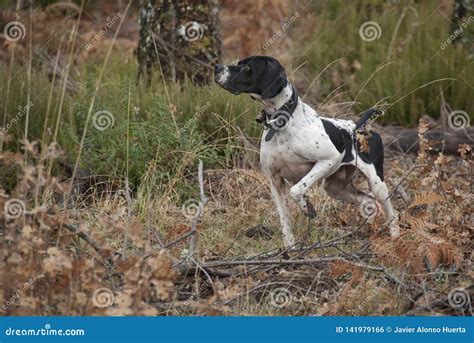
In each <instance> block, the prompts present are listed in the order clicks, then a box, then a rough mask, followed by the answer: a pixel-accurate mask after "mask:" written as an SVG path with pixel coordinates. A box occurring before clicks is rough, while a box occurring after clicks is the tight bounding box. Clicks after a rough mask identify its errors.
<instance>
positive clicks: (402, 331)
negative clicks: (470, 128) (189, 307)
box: [0, 317, 474, 343]
mask: <svg viewBox="0 0 474 343" xmlns="http://www.w3.org/2000/svg"><path fill="white" fill-rule="evenodd" d="M0 323H1V325H0V327H1V334H0V342H1V343H8V342H101V343H104V342H134V343H135V342H164V343H168V342H193V343H194V342H206V343H210V342H216V343H217V342H219V343H222V342H245V343H249V342H273V343H274V342H331V343H336V342H351V343H354V342H364V343H368V342H404V343H408V342H417V343H420V342H430V343H434V342H465V343H473V342H474V333H473V330H474V320H473V318H472V317H290V318H288V317H258V318H255V317H1V319H0Z"/></svg>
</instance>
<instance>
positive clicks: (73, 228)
mask: <svg viewBox="0 0 474 343" xmlns="http://www.w3.org/2000/svg"><path fill="white" fill-rule="evenodd" d="M63 226H64V227H65V228H66V229H68V230H69V231H70V232H72V233H74V234H75V235H77V236H78V237H79V238H82V239H83V240H84V241H85V242H86V243H88V244H89V245H90V246H91V247H92V249H94V250H95V251H96V252H97V254H99V256H100V257H101V258H102V259H103V260H104V261H106V262H107V266H109V267H111V266H112V260H111V259H108V258H105V257H104V253H103V251H102V249H101V248H100V247H99V244H97V242H96V241H95V240H94V239H92V238H90V237H89V236H88V235H87V234H86V233H85V232H84V231H80V230H79V229H78V228H77V227H76V226H74V225H72V224H63Z"/></svg>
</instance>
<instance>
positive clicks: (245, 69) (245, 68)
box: [243, 65, 252, 73]
mask: <svg viewBox="0 0 474 343" xmlns="http://www.w3.org/2000/svg"><path fill="white" fill-rule="evenodd" d="M243 69H244V71H245V72H246V73H248V72H250V71H252V69H251V68H250V67H249V66H248V65H245V66H244V68H243Z"/></svg>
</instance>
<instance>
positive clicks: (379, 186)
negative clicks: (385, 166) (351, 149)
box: [357, 160, 400, 238]
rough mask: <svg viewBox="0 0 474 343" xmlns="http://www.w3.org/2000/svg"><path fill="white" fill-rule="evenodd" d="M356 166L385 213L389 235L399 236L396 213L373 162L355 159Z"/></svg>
mask: <svg viewBox="0 0 474 343" xmlns="http://www.w3.org/2000/svg"><path fill="white" fill-rule="evenodd" d="M357 168H359V170H360V171H361V172H362V174H364V175H365V177H367V180H368V182H369V186H370V190H371V191H372V193H374V195H375V198H376V199H377V200H378V201H379V202H380V203H381V204H382V205H383V207H384V209H385V213H386V214H387V217H388V219H387V223H386V225H388V227H389V228H390V235H391V236H392V238H397V237H399V236H400V227H399V226H398V214H397V213H396V212H395V210H394V209H393V206H392V203H391V201H390V194H389V193H388V189H387V186H386V185H385V182H383V181H382V179H381V178H380V177H379V175H377V171H376V169H375V167H374V165H373V164H368V163H365V162H363V161H361V160H359V161H357ZM382 177H383V176H382Z"/></svg>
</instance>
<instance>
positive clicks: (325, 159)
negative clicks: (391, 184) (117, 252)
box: [214, 56, 400, 247]
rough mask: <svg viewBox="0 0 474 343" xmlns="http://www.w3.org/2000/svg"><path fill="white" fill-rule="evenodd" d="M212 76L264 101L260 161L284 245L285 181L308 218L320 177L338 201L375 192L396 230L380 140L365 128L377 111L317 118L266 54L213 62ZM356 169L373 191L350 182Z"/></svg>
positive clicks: (287, 232)
mask: <svg viewBox="0 0 474 343" xmlns="http://www.w3.org/2000/svg"><path fill="white" fill-rule="evenodd" d="M214 77H215V81H216V82H217V83H218V84H219V85H220V86H221V87H223V88H224V89H225V90H227V91H229V92H231V93H233V94H235V95H238V94H241V93H247V94H249V95H250V96H251V97H252V99H254V100H258V101H260V102H261V103H262V104H263V105H264V106H265V108H264V110H263V111H262V112H261V113H260V115H259V116H258V117H257V121H258V122H260V123H262V124H263V125H264V132H263V135H262V140H261V146H260V162H261V165H262V169H263V172H264V173H265V175H266V176H267V177H268V179H269V180H270V188H271V193H272V197H273V200H274V202H275V205H276V208H277V211H278V214H279V217H280V222H281V229H282V232H283V240H284V244H285V246H286V247H291V246H292V245H294V243H295V239H294V236H293V233H292V230H291V217H290V212H289V209H288V204H287V203H286V201H285V198H286V197H285V186H286V184H287V183H288V184H289V185H291V188H290V192H289V193H290V195H291V197H292V198H293V200H294V201H295V202H296V203H297V204H298V206H299V207H300V208H301V210H302V211H303V212H304V213H305V214H306V215H308V216H309V217H314V216H315V215H316V212H315V210H314V207H313V206H312V204H311V203H310V202H309V200H308V197H307V195H306V193H307V191H308V189H309V188H310V187H311V186H312V185H313V184H314V183H315V182H318V181H323V180H324V189H325V190H326V192H327V193H328V194H329V195H330V196H331V197H333V198H336V199H339V200H343V201H347V202H351V203H354V204H363V203H364V202H365V203H370V202H372V203H373V204H374V205H375V202H374V200H373V199H374V197H375V199H376V200H377V201H379V202H380V203H381V204H383V206H384V209H385V212H386V215H387V217H388V219H387V224H386V225H388V227H389V228H390V234H391V236H392V237H393V238H396V237H398V236H399V235H400V229H399V226H398V215H397V213H396V212H395V211H394V209H393V207H392V204H391V202H390V198H389V192H388V190H387V186H386V185H385V182H384V176H383V159H384V153H383V143H382V139H381V138H380V135H379V134H377V133H376V132H373V131H370V132H367V131H368V130H366V125H367V123H368V121H370V120H372V119H373V118H374V116H376V115H379V114H380V113H381V111H380V110H378V109H375V108H371V109H369V110H368V111H366V112H365V113H364V114H363V115H362V117H361V118H360V120H359V121H357V123H355V122H354V121H352V120H342V119H333V118H324V117H321V116H319V115H318V113H317V112H316V111H315V110H314V109H313V108H311V107H310V106H309V105H307V104H305V103H304V102H303V101H302V100H301V98H300V97H299V96H298V92H297V91H296V89H295V87H293V86H292V85H291V84H290V82H289V81H288V79H287V77H286V74H285V69H284V68H283V66H282V65H281V64H280V63H279V62H278V61H277V60H276V59H275V58H273V57H268V56H252V57H248V58H245V59H243V60H241V61H239V62H238V64H237V65H222V64H217V65H215V67H214ZM356 132H359V133H361V134H363V135H364V137H365V142H366V145H368V147H367V146H366V147H364V144H360V143H359V141H358V139H357V138H356ZM367 148H368V149H367ZM356 169H359V170H360V172H361V173H362V175H364V176H365V177H366V178H367V180H368V184H369V186H370V190H371V193H373V196H372V195H369V194H367V193H365V192H362V191H360V190H358V189H356V188H355V186H354V185H353V183H352V180H353V174H354V172H355V170H356Z"/></svg>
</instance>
